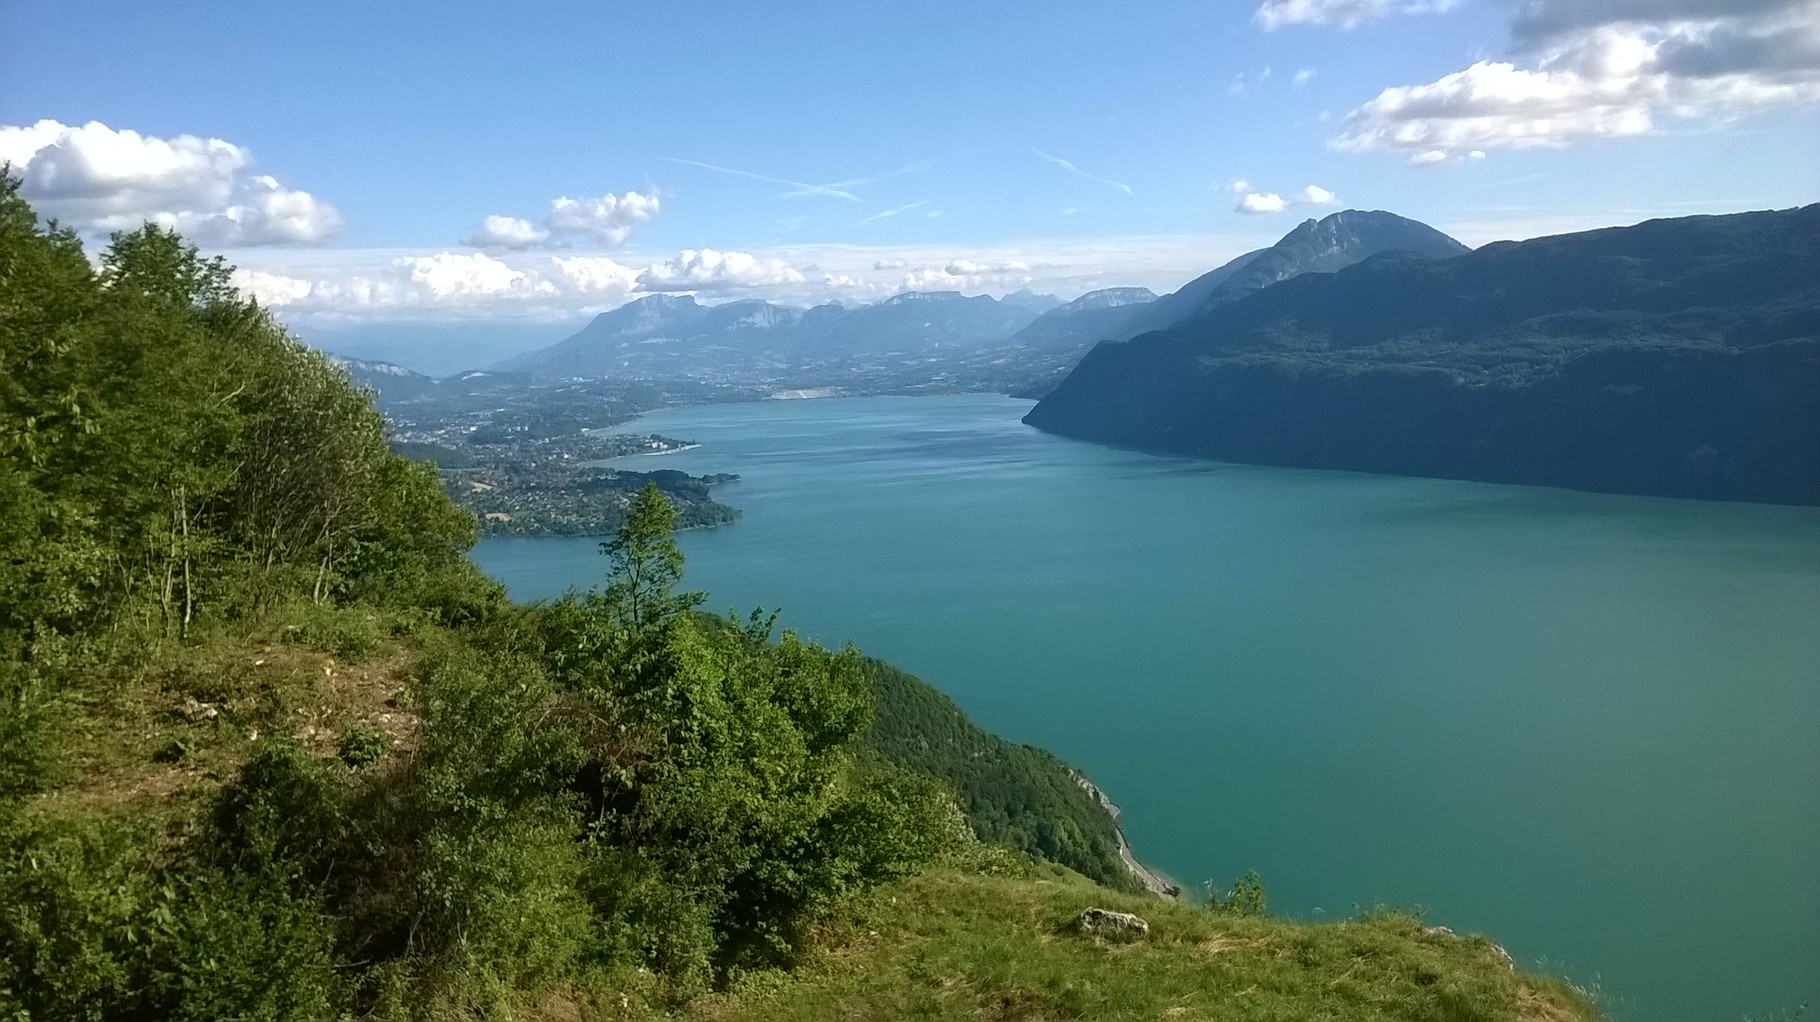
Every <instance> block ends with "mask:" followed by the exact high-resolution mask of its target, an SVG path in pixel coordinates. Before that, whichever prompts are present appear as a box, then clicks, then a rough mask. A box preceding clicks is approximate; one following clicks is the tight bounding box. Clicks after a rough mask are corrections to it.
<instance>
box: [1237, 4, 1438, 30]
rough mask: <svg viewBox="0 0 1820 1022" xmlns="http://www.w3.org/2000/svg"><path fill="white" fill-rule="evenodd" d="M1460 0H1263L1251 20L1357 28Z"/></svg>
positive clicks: (1273, 25)
mask: <svg viewBox="0 0 1820 1022" xmlns="http://www.w3.org/2000/svg"><path fill="white" fill-rule="evenodd" d="M1458 3H1459V0H1264V2H1263V3H1262V4H1259V5H1258V9H1257V13H1256V14H1254V15H1252V20H1253V21H1255V22H1257V24H1258V26H1259V27H1261V28H1263V29H1264V31H1266V32H1274V31H1276V30H1277V29H1279V28H1282V27H1284V26H1285V25H1330V26H1334V27H1337V28H1355V27H1357V26H1359V25H1362V24H1364V23H1365V22H1367V21H1376V20H1377V19H1379V18H1384V17H1389V16H1390V15H1393V14H1438V13H1441V12H1443V11H1448V10H1452V9H1453V8H1454V7H1455V6H1457V5H1458Z"/></svg>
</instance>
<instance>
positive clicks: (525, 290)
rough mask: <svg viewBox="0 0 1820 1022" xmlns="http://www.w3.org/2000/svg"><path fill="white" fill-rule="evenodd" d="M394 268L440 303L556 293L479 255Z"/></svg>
mask: <svg viewBox="0 0 1820 1022" xmlns="http://www.w3.org/2000/svg"><path fill="white" fill-rule="evenodd" d="M395 265H397V266H398V267H399V268H400V269H402V270H405V271H406V272H407V273H408V274H409V277H410V280H411V283H413V284H417V285H420V286H421V287H422V288H423V290H424V291H426V292H427V293H428V295H429V297H430V298H432V299H436V300H439V301H447V300H450V299H464V298H478V297H487V296H493V295H509V294H520V295H534V294H548V293H553V292H554V291H555V290H556V289H555V287H554V285H552V284H551V283H550V282H549V281H545V280H538V279H537V278H536V277H534V276H533V275H531V274H529V273H526V272H525V271H523V270H516V269H513V268H512V267H511V266H508V265H507V264H505V263H503V262H501V261H499V260H498V259H494V258H492V257H491V256H488V255H486V254H484V253H480V252H438V253H436V254H435V255H427V256H410V257H406V258H403V259H400V260H398V261H397V263H396V264H395Z"/></svg>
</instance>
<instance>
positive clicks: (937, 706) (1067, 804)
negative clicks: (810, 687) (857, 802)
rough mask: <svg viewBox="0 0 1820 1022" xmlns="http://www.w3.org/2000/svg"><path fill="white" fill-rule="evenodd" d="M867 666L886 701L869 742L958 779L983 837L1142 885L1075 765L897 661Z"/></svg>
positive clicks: (896, 758) (915, 768) (1105, 879)
mask: <svg viewBox="0 0 1820 1022" xmlns="http://www.w3.org/2000/svg"><path fill="white" fill-rule="evenodd" d="M865 670H866V674H867V676H868V677H869V678H870V679H871V682H872V691H873V693H874V695H875V697H876V698H877V700H878V717H877V719H876V720H875V721H874V722H873V725H872V730H871V732H870V733H869V735H868V736H867V741H866V747H867V748H868V749H869V750H871V751H872V752H874V753H875V754H877V755H878V756H879V757H881V758H883V759H884V760H886V761H887V762H890V763H892V764H894V765H896V766H899V767H902V768H904V769H906V770H909V771H912V772H914V773H918V774H923V775H926V776H930V777H936V778H939V779H941V780H942V781H943V782H945V783H947V784H948V785H949V786H950V787H952V788H953V789H954V790H955V792H957V793H958V794H959V795H960V798H961V805H962V806H963V808H965V810H966V812H967V818H968V819H969V821H971V822H972V824H973V829H974V832H975V833H976V834H977V835H978V836H979V838H980V840H982V841H988V842H991V843H994V844H1001V845H1005V846H1007V847H1010V848H1015V849H1017V850H1018V851H1021V852H1024V853H1026V854H1028V855H1032V856H1037V857H1040V858H1044V859H1048V860H1050V861H1052V862H1059V863H1061V864H1062V865H1064V866H1068V867H1070V868H1071V869H1074V870H1076V871H1078V872H1080V873H1082V874H1085V875H1086V876H1088V877H1091V878H1093V879H1094V880H1096V881H1098V882H1100V883H1102V884H1104V885H1106V886H1108V887H1115V888H1118V889H1121V890H1136V889H1137V888H1138V884H1137V880H1136V879H1135V878H1134V877H1133V876H1132V874H1131V871H1130V870H1129V869H1127V868H1126V867H1125V865H1124V863H1123V862H1121V861H1120V859H1119V840H1118V832H1117V829H1116V827H1115V825H1114V822H1113V820H1112V817H1111V816H1109V815H1108V814H1107V813H1106V811H1105V810H1104V809H1103V808H1101V806H1100V805H1099V803H1098V801H1097V800H1096V799H1094V797H1093V796H1092V795H1091V794H1090V793H1089V792H1088V791H1087V790H1086V789H1085V788H1084V787H1083V786H1082V785H1081V784H1080V783H1079V782H1078V781H1077V779H1076V776H1075V774H1074V773H1073V771H1072V770H1070V769H1069V767H1068V765H1067V764H1066V763H1063V762H1062V761H1061V760H1059V759H1057V758H1055V756H1053V755H1051V754H1050V753H1048V752H1045V751H1043V750H1042V749H1038V748H1033V747H1031V746H1028V745H1018V744H1016V743H1013V742H1008V741H1005V740H1004V739H1003V738H1000V737H998V736H997V735H994V734H992V733H990V732H988V731H985V730H982V729H981V728H980V727H979V726H978V725H977V724H975V723H973V721H971V720H969V719H967V715H966V714H964V713H962V712H961V711H960V708H959V707H957V706H955V705H954V701H953V700H951V699H949V698H948V697H947V696H945V695H943V694H942V693H941V692H939V691H937V690H935V689H934V688H931V687H930V686H928V685H925V684H923V683H922V682H921V681H918V680H917V679H916V678H914V677H912V676H911V675H908V674H905V673H904V672H903V671H900V670H898V669H897V668H895V667H893V666H891V665H890V664H887V663H884V662H883V661H879V660H873V659H870V658H868V659H867V660H866V661H865Z"/></svg>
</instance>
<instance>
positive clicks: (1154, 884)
mask: <svg viewBox="0 0 1820 1022" xmlns="http://www.w3.org/2000/svg"><path fill="white" fill-rule="evenodd" d="M1068 773H1069V775H1070V776H1071V777H1073V778H1074V782H1075V783H1076V784H1079V785H1080V786H1081V788H1082V789H1083V790H1085V791H1086V792H1087V794H1089V795H1091V796H1093V800H1094V801H1095V802H1097V803H1099V806H1100V808H1101V809H1103V810H1105V812H1106V815H1107V816H1109V817H1111V818H1112V832H1113V833H1114V834H1116V835H1117V836H1118V840H1119V860H1120V861H1122V862H1123V863H1124V864H1125V869H1126V870H1127V871H1128V872H1130V874H1131V875H1132V876H1134V877H1136V878H1137V880H1138V883H1140V884H1143V885H1144V889H1145V890H1146V891H1149V892H1150V893H1151V894H1153V895H1155V896H1156V897H1158V898H1163V899H1165V900H1168V901H1179V900H1181V897H1182V886H1181V885H1180V884H1178V883H1175V882H1174V881H1172V880H1170V879H1169V878H1168V877H1166V876H1164V875H1163V874H1161V873H1159V872H1157V871H1156V870H1154V869H1151V868H1150V867H1149V866H1146V865H1144V863H1143V862H1141V861H1140V860H1139V859H1138V857H1137V853H1136V852H1133V851H1132V850H1131V842H1130V841H1128V840H1126V838H1125V828H1124V826H1123V825H1122V824H1120V823H1119V807H1118V803H1116V802H1114V801H1112V799H1110V798H1108V797H1107V796H1106V792H1105V791H1104V790H1103V789H1102V788H1101V787H1100V786H1099V785H1097V784H1095V783H1093V781H1091V780H1089V779H1088V777H1087V775H1086V774H1083V773H1081V772H1080V771H1079V770H1076V769H1074V768H1073V767H1068Z"/></svg>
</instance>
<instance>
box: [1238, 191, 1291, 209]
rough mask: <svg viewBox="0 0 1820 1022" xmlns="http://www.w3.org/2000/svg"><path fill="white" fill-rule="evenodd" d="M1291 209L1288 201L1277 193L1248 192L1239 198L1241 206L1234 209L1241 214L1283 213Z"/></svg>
mask: <svg viewBox="0 0 1820 1022" xmlns="http://www.w3.org/2000/svg"><path fill="white" fill-rule="evenodd" d="M1288 208H1289V202H1288V200H1286V199H1284V198H1283V197H1282V196H1281V195H1278V194H1277V193H1275V192H1246V193H1245V194H1244V195H1241V196H1239V204H1238V205H1237V206H1234V207H1233V209H1234V210H1236V211H1238V212H1240V213H1250V214H1254V215H1255V214H1259V213H1281V212H1282V211H1283V210H1285V209H1288Z"/></svg>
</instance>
